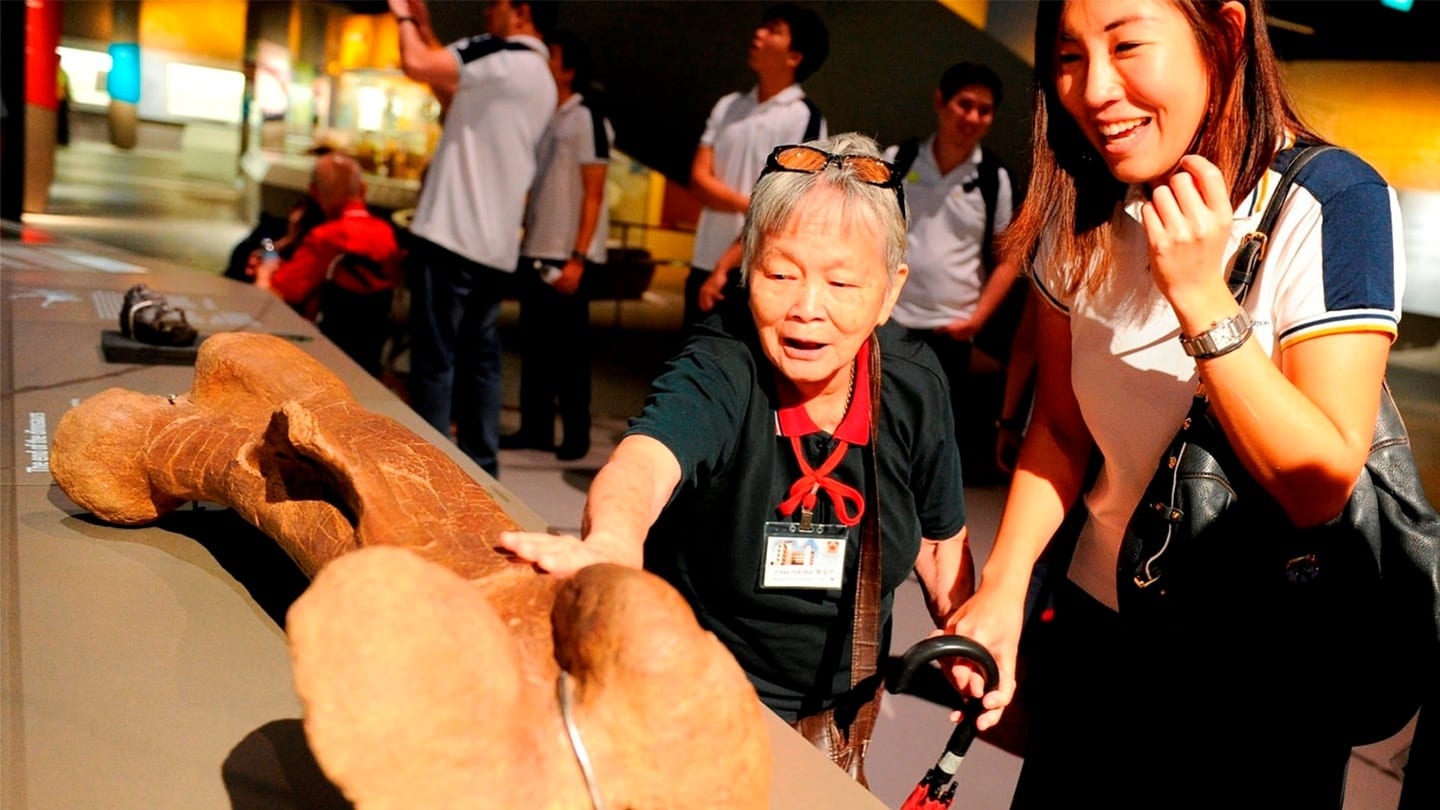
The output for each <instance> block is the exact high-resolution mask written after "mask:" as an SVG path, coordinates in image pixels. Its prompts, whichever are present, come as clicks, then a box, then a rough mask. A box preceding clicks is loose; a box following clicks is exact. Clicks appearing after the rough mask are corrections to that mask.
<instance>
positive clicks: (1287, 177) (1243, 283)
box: [1227, 146, 1335, 304]
mask: <svg viewBox="0 0 1440 810" xmlns="http://www.w3.org/2000/svg"><path fill="white" fill-rule="evenodd" d="M1334 148H1335V147H1333V146H1307V147H1305V148H1304V149H1302V150H1301V151H1300V154H1298V155H1296V156H1295V159H1294V160H1292V161H1290V166H1289V167H1288V168H1286V169H1285V172H1284V174H1281V175H1280V179H1279V180H1278V181H1277V182H1276V183H1275V190H1274V191H1272V192H1270V200H1269V202H1267V203H1266V204H1265V213H1264V214H1262V215H1261V216H1260V222H1259V223H1258V224H1257V225H1256V226H1255V230H1253V231H1251V232H1250V233H1247V234H1245V237H1244V238H1243V239H1241V240H1240V247H1239V249H1238V250H1236V251H1235V262H1234V264H1233V265H1232V266H1231V268H1230V277H1229V279H1227V283H1228V284H1229V285H1230V293H1231V295H1234V296H1235V300H1236V301H1237V302H1239V303H1240V304H1244V303H1245V296H1246V295H1248V294H1249V292H1250V285H1251V284H1253V283H1254V282H1255V275H1256V274H1257V273H1258V272H1260V264H1261V263H1262V262H1264V261H1265V252H1266V249H1267V248H1268V247H1269V245H1270V231H1272V230H1274V228H1275V220H1277V219H1279V218H1280V208H1281V207H1282V206H1283V205H1284V204H1285V198H1286V197H1287V196H1289V193H1290V185H1291V183H1293V182H1295V176H1296V175H1298V174H1300V170H1301V169H1303V168H1305V164H1307V163H1309V162H1310V161H1311V160H1314V159H1315V158H1316V157H1317V156H1319V155H1320V153H1321V152H1328V151H1330V150H1332V149H1334Z"/></svg>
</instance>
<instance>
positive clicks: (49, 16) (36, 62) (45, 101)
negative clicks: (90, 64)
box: [24, 0, 61, 211]
mask: <svg viewBox="0 0 1440 810" xmlns="http://www.w3.org/2000/svg"><path fill="white" fill-rule="evenodd" d="M25 6H26V9H25V200H24V206H25V210H26V211H44V210H45V205H46V203H47V202H48V201H49V198H50V181H51V180H53V179H54V177H55V123H56V111H57V109H58V107H59V94H58V93H57V91H56V83H57V77H58V75H59V69H60V54H59V53H57V52H56V50H55V48H56V47H57V46H58V45H59V44H60V8H61V6H60V0H28V2H26V4H25Z"/></svg>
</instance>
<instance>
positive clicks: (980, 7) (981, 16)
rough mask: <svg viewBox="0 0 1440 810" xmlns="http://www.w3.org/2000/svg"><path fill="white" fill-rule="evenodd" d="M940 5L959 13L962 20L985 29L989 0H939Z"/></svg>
mask: <svg viewBox="0 0 1440 810" xmlns="http://www.w3.org/2000/svg"><path fill="white" fill-rule="evenodd" d="M940 5H942V6H944V7H946V8H948V9H950V10H951V11H953V12H955V13H956V14H958V15H960V18H961V19H962V20H964V21H965V22H968V23H970V24H971V25H973V26H975V27H976V28H978V29H980V30H981V31H984V30H985V18H986V15H987V12H988V11H989V9H990V0H940Z"/></svg>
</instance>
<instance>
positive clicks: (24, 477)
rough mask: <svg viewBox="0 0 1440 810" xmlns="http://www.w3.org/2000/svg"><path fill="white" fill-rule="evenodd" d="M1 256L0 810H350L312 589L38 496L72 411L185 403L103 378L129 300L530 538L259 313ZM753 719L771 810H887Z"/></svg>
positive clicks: (293, 330) (164, 378) (322, 350)
mask: <svg viewBox="0 0 1440 810" xmlns="http://www.w3.org/2000/svg"><path fill="white" fill-rule="evenodd" d="M0 237H3V239H0V607H3V621H0V691H3V707H0V708H3V711H0V807H4V808H6V810H25V809H26V808H35V809H36V810H42V809H45V810H48V809H49V808H67V809H68V808H80V807H105V808H107V810H129V809H130V808H133V809H134V810H164V809H165V808H176V809H177V810H180V809H181V808H183V809H184V810H209V809H211V808H214V809H215V810H220V809H221V808H287V807H294V808H301V807H303V808H330V807H336V808H343V807H346V806H347V804H346V803H345V802H344V800H343V799H342V798H341V797H340V796H339V795H338V793H337V792H336V791H335V790H334V788H333V787H332V786H330V785H329V783H328V782H326V781H325V779H324V777H323V776H322V775H321V774H320V771H319V769H318V767H317V766H316V765H315V763H314V761H313V758H311V757H310V756H309V752H308V749H307V748H306V746H305V741H304V735H303V731H302V730H301V726H300V720H299V718H300V716H301V707H300V703H299V700H298V698H297V697H296V696H295V693H294V691H293V688H292V686H291V671H290V662H289V657H288V650H287V644H286V638H285V632H284V620H285V619H284V617H285V610H286V609H287V608H288V606H289V604H290V602H291V601H293V600H294V598H295V597H296V596H298V595H299V593H300V592H301V591H302V590H303V589H304V588H305V586H306V585H307V580H306V579H305V577H304V576H303V575H302V574H301V573H300V572H299V570H298V569H297V568H296V567H295V566H294V564H293V563H292V562H290V560H289V558H288V557H286V556H285V555H284V553H283V552H281V551H280V549H279V547H278V546H277V545H276V544H275V543H274V542H272V541H271V540H270V539H269V538H267V537H266V536H264V535H263V534H261V533H260V532H259V531H258V530H256V529H254V528H253V527H251V526H250V525H249V524H247V523H245V522H244V521H242V520H240V519H239V518H238V517H236V516H235V515H234V514H233V513H232V512H230V510H228V509H224V508H220V507H218V506H215V505H211V504H191V505H189V506H187V507H186V508H184V509H182V510H180V511H178V512H175V513H173V514H171V515H168V516H166V517H165V518H163V519H161V520H160V521H159V522H158V523H157V524H156V525H153V526H149V527H146V528H140V529H133V528H131V529H127V528H121V527H116V526H109V525H106V524H103V523H100V522H99V521H97V520H95V519H94V518H93V517H91V516H90V515H88V514H87V513H86V512H85V511H84V510H82V509H80V508H79V507H77V506H75V505H74V504H72V503H71V502H70V501H69V500H68V499H67V498H66V497H65V496H64V494H63V493H61V491H60V490H59V488H58V487H57V486H55V484H54V481H53V478H52V477H51V474H50V471H49V437H50V434H51V432H52V431H53V429H54V426H55V425H56V423H57V422H58V421H59V419H60V417H61V415H62V414H64V412H65V411H66V410H67V409H69V408H70V407H72V406H73V405H74V404H76V403H78V402H79V401H81V400H83V399H84V398H86V397H89V396H91V395H93V394H96V393H98V392H100V391H102V390H104V389H106V388H110V387H116V386H118V387H123V388H128V389H132V390H136V391H141V392H145V393H152V394H159V395H167V394H172V393H181V392H184V391H187V390H189V388H190V383H191V379H192V374H193V370H192V369H191V368H190V367H188V366H183V365H170V364H163V363H142V364H129V363H111V362H107V361H106V360H105V357H104V352H103V349H102V343H101V335H102V333H103V331H104V330H107V329H113V328H114V327H115V324H116V322H117V318H118V315H119V308H120V305H121V302H122V299H123V296H124V292H125V290H126V289H128V288H129V287H130V286H131V285H132V284H135V283H137V282H141V281H143V282H145V283H146V284H148V285H149V286H150V287H151V288H152V289H154V290H155V291H156V292H159V293H161V294H162V295H165V296H166V297H167V299H168V300H169V303H170V304H172V305H174V306H178V307H182V308H184V309H185V310H186V311H187V316H188V318H189V320H190V323H191V324H192V325H193V326H195V327H196V328H197V329H198V330H200V332H201V333H203V334H213V333H215V332H220V331H234V330H248V331H260V332H268V333H272V334H279V335H282V336H285V337H287V338H290V339H291V340H294V341H296V342H297V345H299V346H300V347H301V348H302V349H303V350H304V351H306V352H307V353H309V354H311V355H312V356H314V357H315V358H316V359H317V360H319V361H321V362H322V363H324V364H326V365H327V366H329V367H330V368H331V369H334V370H335V371H336V372H337V373H338V374H339V375H340V377H341V378H342V379H343V380H344V381H345V382H346V384H348V385H349V386H350V387H351V390H352V391H353V392H354V394H355V397H356V399H358V400H359V401H360V402H361V404H363V405H364V406H365V407H367V408H369V409H371V410H373V411H376V412H379V413H383V414H385V415H386V416H389V417H391V418H394V419H396V420H397V421H399V422H400V423H401V424H403V425H405V426H406V427H407V428H409V429H410V430H412V431H414V432H416V433H417V434H419V435H422V436H425V437H426V438H429V439H431V440H432V441H433V442H434V443H435V444H436V445H437V446H438V447H440V448H442V450H444V452H445V453H446V454H447V455H448V456H450V457H451V458H453V459H454V460H455V461H456V462H457V463H459V464H460V465H461V467H462V468H464V469H465V470H466V471H467V472H469V473H470V474H471V475H472V476H473V477H474V478H475V479H476V480H477V481H479V482H480V483H481V484H482V485H484V486H485V487H486V488H487V489H488V490H489V492H490V493H491V495H492V496H493V497H494V498H495V499H496V500H497V502H499V503H500V505H501V506H502V507H503V508H504V509H505V510H506V511H507V512H508V513H509V514H510V515H511V516H512V517H513V518H515V519H516V520H517V521H518V522H520V523H521V524H522V525H525V526H527V527H532V528H540V529H543V526H544V522H543V521H542V520H541V519H540V517H539V516H538V515H536V514H535V513H534V511H533V510H531V509H529V508H528V507H526V506H525V504H523V503H521V502H520V501H519V500H518V499H517V498H515V497H514V495H513V494H511V493H509V492H508V491H506V490H505V489H504V487H502V486H501V485H499V484H498V483H497V482H496V481H495V480H494V479H492V478H490V477H489V476H488V475H486V474H485V473H484V472H483V471H481V470H480V469H479V468H478V467H476V466H475V465H474V463H473V462H471V461H470V460H469V459H468V458H467V457H465V456H464V455H463V454H461V453H460V452H459V451H458V449H456V448H455V447H454V445H453V444H452V443H450V442H449V441H447V440H445V439H443V438H442V437H441V436H440V435H439V434H438V433H437V432H436V431H434V430H433V429H432V428H430V427H429V426H428V425H427V424H426V423H425V422H424V421H423V420H421V419H420V418H419V417H418V416H416V415H415V414H414V412H413V411H411V410H410V408H409V407H407V406H406V405H405V404H404V403H403V402H401V401H400V400H399V399H398V398H397V397H396V396H395V395H394V394H393V393H392V392H390V391H389V390H388V389H386V388H385V387H384V386H382V385H380V384H379V383H378V382H377V381H375V380H374V379H372V378H371V377H369V376H368V375H366V374H365V372H364V371H362V370H361V369H360V368H359V367H358V366H356V365H354V363H353V362H351V361H350V360H349V359H348V358H347V357H346V356H345V355H344V354H343V353H342V352H341V351H340V350H339V349H337V348H335V347H334V346H333V345H332V344H330V342H329V341H328V340H326V339H325V338H324V337H323V336H321V335H320V334H319V332H318V330H316V329H315V327H314V326H313V325H312V324H310V323H309V322H307V321H305V320H303V319H302V318H300V317H299V316H298V315H296V314H295V313H294V312H293V311H292V310H291V309H290V308H289V307H287V306H286V305H285V304H283V303H282V302H281V301H280V300H279V299H277V298H275V297H274V296H272V295H270V294H269V293H267V292H265V291H263V290H257V289H254V288H253V287H251V286H249V285H246V284H243V283H240V282H236V281H232V280H229V279H226V278H222V277H218V276H214V275H210V274H207V273H202V272H196V271H193V270H185V269H182V268H177V267H173V266H170V265H167V264H166V263H164V262H162V261H159V260H153V259H150V258H147V257H143V256H135V255H133V254H127V253H124V252H121V251H118V250H114V249H110V248H106V247H102V246H98V245H93V244H88V243H79V242H74V241H62V240H58V239H55V238H52V237H50V236H48V235H47V234H45V233H43V232H39V231H36V230H33V229H27V228H21V227H19V226H17V225H15V224H13V223H0ZM767 717H768V718H769V721H770V729H771V738H772V750H773V754H774V768H773V773H774V776H773V780H774V781H773V784H772V788H771V806H772V807H775V808H807V809H808V808H816V807H824V808H879V807H882V806H883V805H881V803H880V802H879V801H878V800H877V799H875V797H874V796H872V795H871V794H870V793H868V792H866V791H865V790H863V789H861V788H860V787H859V786H857V785H856V784H854V783H853V782H851V781H850V780H849V779H848V778H847V777H846V776H845V775H844V774H843V773H841V772H840V771H839V770H838V769H836V768H834V767H833V766H832V765H831V764H830V763H829V762H828V761H827V760H825V759H824V758H823V757H822V756H821V755H820V754H819V753H818V752H817V751H815V750H814V749H813V748H811V747H810V746H809V745H808V744H807V743H806V742H805V741H804V740H803V739H801V738H800V737H799V735H797V734H795V733H794V732H792V731H791V730H790V729H789V727H787V726H786V725H785V724H784V723H783V722H781V721H780V719H779V718H778V717H775V716H774V715H773V714H768V713H767Z"/></svg>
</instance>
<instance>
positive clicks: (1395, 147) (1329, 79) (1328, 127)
mask: <svg viewBox="0 0 1440 810" xmlns="http://www.w3.org/2000/svg"><path fill="white" fill-rule="evenodd" d="M1284 70H1285V77H1286V80H1287V83H1288V85H1289V87H1290V92H1291V95H1293V96H1294V98H1295V104H1296V106H1297V107H1298V108H1299V110H1300V114H1301V115H1302V116H1303V117H1304V118H1305V119H1306V121H1308V122H1309V123H1310V125H1311V126H1313V127H1314V128H1315V129H1316V130H1318V131H1319V133H1320V134H1321V135H1323V136H1324V137H1325V138H1327V139H1328V140H1330V141H1333V142H1334V143H1337V144H1339V145H1341V146H1344V147H1346V148H1347V149H1351V150H1353V151H1354V152H1355V153H1356V154H1359V155H1361V156H1362V157H1364V158H1365V159H1366V160H1367V161H1369V162H1370V163H1371V165H1373V166H1374V167H1375V168H1376V170H1378V171H1379V172H1380V174H1381V175H1383V176H1384V177H1385V179H1386V180H1387V181H1389V182H1390V184H1391V185H1392V186H1395V187H1396V188H1400V189H1411V190H1417V191H1420V190H1423V191H1440V62H1330V61H1325V62H1318V61H1317V62H1290V63H1286V64H1285V65H1284Z"/></svg>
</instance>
